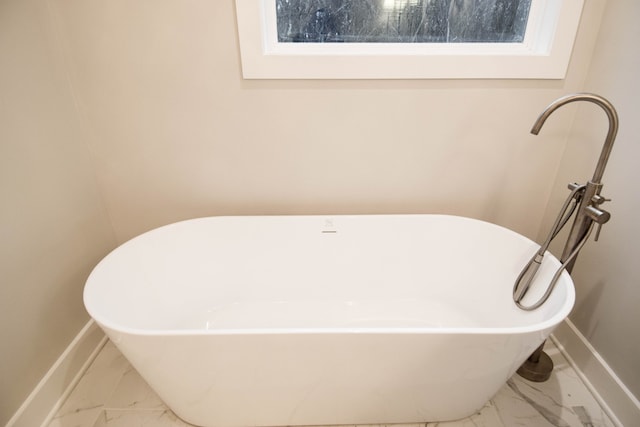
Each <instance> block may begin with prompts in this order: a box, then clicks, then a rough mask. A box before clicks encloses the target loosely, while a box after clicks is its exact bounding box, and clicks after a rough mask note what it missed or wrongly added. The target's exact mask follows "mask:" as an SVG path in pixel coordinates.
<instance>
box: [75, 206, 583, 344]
mask: <svg viewBox="0 0 640 427" xmlns="http://www.w3.org/2000/svg"><path fill="white" fill-rule="evenodd" d="M289 217H298V218H357V217H395V218H402V217H449V218H456V219H457V220H465V221H470V222H477V223H482V224H483V225H486V226H489V227H496V228H498V229H501V230H503V231H506V232H508V233H509V234H511V235H513V236H514V238H519V239H521V240H524V241H526V242H528V243H534V244H536V245H537V243H536V242H534V241H532V240H531V239H529V238H528V237H526V236H524V235H522V234H520V233H518V232H516V231H514V230H512V229H510V228H507V227H504V226H501V225H498V224H494V223H492V222H488V221H485V220H480V219H476V218H470V217H465V216H460V215H449V214H429V213H426V214H425V213H418V214H337V215H332V214H312V215H294V214H292V215H219V216H216V215H212V216H203V217H196V218H190V219H185V220H181V221H176V222H172V223H169V224H165V225H162V226H160V227H156V228H153V229H151V230H148V231H146V232H143V233H141V234H139V235H137V236H134V237H132V238H131V239H129V240H127V241H125V242H123V243H122V244H120V245H118V246H117V247H115V248H114V249H113V250H112V251H110V252H109V253H108V254H107V255H106V256H104V257H103V258H102V259H101V260H100V262H99V263H98V264H96V266H95V267H94V268H93V270H92V271H91V273H90V274H89V276H88V278H87V280H86V282H85V285H84V287H83V303H84V306H85V309H86V311H87V312H88V314H89V315H90V316H91V318H93V319H94V320H95V321H96V322H97V323H98V324H99V325H100V326H101V327H103V328H107V329H109V330H112V331H114V332H118V333H123V334H128V335H135V336H167V337H169V336H171V337H176V336H217V335H277V334H283V335H299V334H416V335H420V334H451V335H467V334H474V335H475V334H482V335H514V334H528V333H536V332H542V331H545V330H549V331H550V330H552V329H553V328H555V327H556V326H557V325H559V324H560V323H561V322H562V321H563V320H564V319H566V318H567V317H568V316H569V314H570V313H571V311H572V310H573V307H574V305H575V300H576V293H575V285H574V283H573V280H572V278H571V275H570V274H569V273H568V272H567V271H566V270H565V271H563V272H562V274H561V275H560V280H558V285H557V286H556V288H555V289H554V292H557V291H559V290H564V291H565V292H564V301H563V303H562V305H561V307H560V309H559V310H558V311H557V312H555V313H554V314H552V315H551V316H550V317H549V318H548V319H546V320H543V321H541V322H538V323H533V324H531V325H526V326H514V327H509V326H507V327H475V328H474V327H433V326H432V327H367V328H353V327H351V328H350V327H332V328H317V327H304V328H220V329H203V328H183V329H143V328H132V327H128V326H123V325H120V324H118V323H117V322H113V321H110V320H108V319H106V318H105V317H106V316H102V315H99V314H97V315H96V313H95V311H93V312H92V310H91V309H90V307H89V305H88V304H87V299H88V297H87V294H88V292H89V291H88V288H89V286H88V284H89V281H90V280H91V278H92V276H93V275H94V273H95V272H96V270H98V267H99V266H100V265H101V264H103V263H105V262H106V261H107V259H108V258H110V256H111V255H112V254H113V253H114V252H116V251H117V250H118V249H119V248H120V247H122V246H124V245H129V244H132V242H134V241H136V240H138V239H141V238H143V237H144V236H145V235H148V234H150V233H154V232H156V231H158V230H163V229H167V228H170V227H173V226H176V225H179V224H185V223H189V222H198V221H204V220H210V219H225V218H243V219H251V218H289ZM547 256H549V257H550V262H551V263H553V264H554V265H556V266H557V267H560V262H559V261H558V259H557V258H556V257H555V256H554V255H553V254H551V253H550V252H549V251H547V252H545V258H546V257H547ZM543 307H544V304H543V305H542V306H541V307H540V308H539V309H541V308H543ZM539 309H537V310H539Z"/></svg>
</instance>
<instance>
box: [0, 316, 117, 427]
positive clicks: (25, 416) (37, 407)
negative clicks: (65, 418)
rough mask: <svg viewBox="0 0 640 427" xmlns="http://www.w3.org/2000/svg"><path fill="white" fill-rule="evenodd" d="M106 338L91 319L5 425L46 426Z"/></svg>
mask: <svg viewBox="0 0 640 427" xmlns="http://www.w3.org/2000/svg"><path fill="white" fill-rule="evenodd" d="M106 341H107V339H106V337H105V335H104V333H103V332H102V330H101V329H100V328H99V327H98V325H96V324H95V322H94V321H93V320H90V321H89V322H88V323H87V324H86V325H85V326H84V328H82V330H81V331H80V332H79V333H78V335H77V336H76V337H75V338H74V339H73V341H72V342H71V344H69V346H68V347H67V348H66V350H65V351H64V352H63V353H62V355H61V356H60V357H59V358H58V360H56V362H55V363H54V364H53V366H52V367H51V369H49V371H48V372H47V373H46V374H45V376H44V377H43V378H42V380H41V381H40V382H39V383H38V385H37V386H36V388H35V389H34V390H33V391H32V392H31V394H30V395H29V397H27V399H26V400H25V401H24V403H23V404H22V405H21V406H20V408H18V410H17V411H16V413H15V414H14V415H13V417H11V419H10V420H9V422H8V423H7V425H6V426H5V427H34V426H46V425H47V424H48V423H49V421H50V420H51V418H52V417H53V415H55V413H56V412H57V411H58V409H59V408H60V406H61V405H62V403H63V402H64V401H65V399H66V398H67V396H68V395H69V393H71V390H73V387H75V385H76V384H77V382H78V381H79V380H80V377H82V374H83V373H84V372H85V371H86V369H87V368H88V367H89V365H90V364H91V362H92V361H93V359H94V358H95V357H96V355H97V354H98V352H99V351H100V349H101V348H102V346H103V345H104V344H105V342H106Z"/></svg>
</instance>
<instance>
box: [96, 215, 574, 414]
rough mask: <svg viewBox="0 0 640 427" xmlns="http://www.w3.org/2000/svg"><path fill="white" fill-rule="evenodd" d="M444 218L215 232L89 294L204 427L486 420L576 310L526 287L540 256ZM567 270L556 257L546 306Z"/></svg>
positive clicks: (194, 227) (567, 283)
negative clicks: (517, 292)
mask: <svg viewBox="0 0 640 427" xmlns="http://www.w3.org/2000/svg"><path fill="white" fill-rule="evenodd" d="M536 249H537V246H536V245H535V244H534V243H532V242H531V241H530V240H528V239H526V238H524V237H522V236H521V235H519V234H516V233H514V232H512V231H510V230H507V229H505V228H502V227H499V226H496V225H492V224H489V223H485V222H481V221H477V220H472V219H467V218H460V217H453V216H440V215H408V216H406V215H388V216H364V215H363V216H334V217H326V216H281V217H277V216H276V217H211V218H201V219H194V220H190V221H184V222H180V223H176V224H171V225H168V226H165V227H162V228H159V229H156V230H153V231H150V232H148V233H146V234H143V235H141V236H139V237H136V238H135V239H133V240H131V241H129V242H127V243H125V244H124V245H122V246H120V247H119V248H117V249H116V250H114V251H113V252H112V253H111V254H109V255H108V256H107V257H106V258H105V259H104V260H103V261H102V262H100V264H99V265H98V266H97V267H96V268H95V270H94V271H93V273H92V274H91V276H90V277H89V279H88V280H87V284H86V287H85V291H84V301H85V305H86V307H87V310H88V311H89V313H90V314H91V316H92V317H93V318H94V319H95V320H96V321H97V322H98V324H100V326H101V327H102V328H103V329H104V330H105V331H106V333H107V334H108V336H109V337H110V338H111V340H113V342H114V343H115V344H116V345H117V346H118V348H119V349H120V350H121V351H122V353H123V354H124V355H125V356H126V357H127V359H129V361H130V362H131V364H132V365H133V366H134V367H135V368H136V369H137V370H138V371H139V372H140V374H141V375H142V376H143V377H144V378H145V379H146V380H147V382H148V383H149V384H150V386H151V387H152V388H153V389H154V390H155V391H156V392H157V393H158V395H159V396H160V397H161V398H162V399H163V400H164V402H165V403H166V404H167V405H168V406H169V407H170V408H171V409H172V410H173V411H174V412H175V413H176V414H177V415H178V416H180V417H181V418H183V419H184V420H185V421H187V422H189V423H192V424H195V425H202V426H277V425H321V424H325V425H326V424H374V423H385V424H387V423H418V422H427V421H444V420H451V419H458V418H463V417H466V416H469V415H470V414H472V413H474V411H477V410H478V409H479V408H481V407H482V406H483V405H484V404H485V403H486V402H487V401H488V400H489V399H490V398H491V397H492V396H493V395H494V394H495V393H496V392H497V391H498V389H499V388H500V387H501V386H502V385H503V384H504V383H505V382H506V380H507V379H508V378H509V377H510V376H511V375H512V374H513V373H514V372H515V370H516V369H517V368H518V366H519V365H520V364H521V363H522V362H523V361H524V360H525V359H526V358H527V356H528V355H529V354H530V353H531V352H532V351H533V350H534V349H535V348H536V347H538V345H539V344H540V343H541V342H542V341H543V340H544V339H545V338H546V337H547V336H548V335H549V334H550V332H551V331H552V329H553V328H554V327H555V326H556V325H557V324H558V323H559V322H560V321H562V320H563V319H564V318H565V317H566V316H567V315H568V314H569V311H570V310H571V308H572V306H573V303H574V288H573V283H572V282H571V278H570V277H569V275H568V274H566V273H564V274H563V276H562V277H561V279H560V281H559V282H558V284H557V286H556V289H555V290H554V292H553V294H552V295H551V298H550V299H549V300H548V301H547V302H546V303H545V304H544V305H543V306H542V307H541V308H539V309H538V310H536V311H533V312H525V311H522V310H519V309H518V308H517V307H516V306H515V305H514V303H513V301H512V295H511V292H512V287H513V283H514V280H515V279H516V277H517V275H518V273H519V272H520V269H521V268H522V267H523V266H524V265H525V263H526V262H527V261H528V260H529V258H530V257H531V255H532V254H533V253H534V252H535V250H536ZM557 266H558V261H557V260H556V259H555V258H553V257H552V256H551V255H549V254H547V256H545V261H544V262H543V265H542V267H541V269H540V273H541V274H540V278H539V279H538V281H537V282H534V284H533V289H532V291H531V292H530V293H531V295H530V296H528V297H527V298H526V299H525V302H529V301H530V300H532V299H533V298H534V297H536V296H538V295H541V294H542V292H543V291H544V289H542V288H543V287H544V285H545V284H546V283H545V280H546V281H548V280H550V278H551V276H552V275H553V273H554V272H555V269H556V267H557Z"/></svg>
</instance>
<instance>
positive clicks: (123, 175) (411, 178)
mask: <svg viewBox="0 0 640 427" xmlns="http://www.w3.org/2000/svg"><path fill="white" fill-rule="evenodd" d="M599 4H600V2H589V5H588V6H587V10H586V13H585V21H584V22H585V24H584V26H583V30H582V31H581V35H580V38H579V42H578V44H577V48H576V55H575V56H574V60H573V64H572V67H571V70H570V72H569V77H568V78H567V79H566V80H565V81H457V82H456V81H244V80H243V79H242V74H241V69H240V59H239V46H238V41H237V38H238V37H237V33H236V25H235V8H234V6H235V5H234V2H233V1H232V0H225V1H188V2H181V1H167V0H164V1H157V0H153V1H152V0H146V1H145V0H141V1H136V2H130V1H124V0H116V1H108V2H105V1H92V0H89V1H87V0H81V1H79V0H65V1H52V5H53V9H54V14H55V16H56V25H57V26H58V28H59V29H60V33H61V37H62V38H63V39H64V40H65V43H67V46H66V49H67V52H68V60H69V63H70V68H71V70H72V71H71V72H72V81H73V85H74V88H75V89H76V90H77V93H78V97H79V102H80V105H81V108H82V111H83V114H84V116H85V117H86V118H87V123H88V126H90V128H91V129H92V133H93V134H94V135H95V139H93V140H92V142H91V149H92V151H93V152H94V153H95V157H96V159H95V160H96V163H95V165H94V166H95V170H96V173H97V175H98V178H99V181H100V185H101V188H102V189H103V191H104V194H105V197H106V202H107V206H108V208H109V212H110V214H111V218H112V220H113V225H114V228H115V232H116V234H117V237H118V240H119V241H122V240H125V239H128V238H130V237H132V236H134V235H136V234H138V233H140V232H143V231H145V230H148V229H150V228H153V227H156V226H159V225H162V224H165V223H168V222H172V221H175V220H178V219H184V218H190V217H193V216H198V215H212V214H213V215H220V214H277V213H285V214H290V213H325V212H331V213H352V212H358V213H381V212H447V213H452V214H460V215H468V216H472V217H476V218H482V219H486V220H489V221H494V222H498V223H501V224H504V225H506V226H509V227H513V228H515V229H517V230H518V231H521V232H523V233H525V234H527V235H530V236H535V235H536V233H537V231H538V227H539V225H540V218H541V217H542V213H543V211H544V208H545V206H546V204H547V199H548V194H549V191H550V189H551V187H552V184H553V177H554V175H555V170H556V168H557V166H558V163H559V161H560V158H561V155H562V152H563V150H564V140H563V138H564V136H565V135H566V131H567V130H568V128H569V125H570V120H565V121H559V122H558V123H557V124H556V125H554V127H555V129H556V131H557V132H556V136H555V138H554V137H553V134H552V136H551V137H550V138H547V139H546V140H545V141H541V140H539V139H538V140H536V139H535V138H534V137H532V136H530V135H529V133H528V130H529V128H530V126H531V124H532V122H533V120H534V119H535V117H536V116H537V115H538V113H539V112H540V110H541V109H542V108H543V107H544V106H545V105H546V104H547V103H548V102H550V100H552V99H554V98H556V97H557V96H560V95H561V94H564V93H566V92H570V91H574V90H576V89H579V88H580V87H581V86H582V83H583V79H584V76H585V72H586V68H587V64H588V60H589V56H590V52H591V48H592V44H591V41H592V39H593V38H594V37H595V36H596V33H597V31H596V30H597V27H598V18H599V17H598V16H597V14H596V13H594V12H595V11H597V10H599ZM594 16H595V17H594Z"/></svg>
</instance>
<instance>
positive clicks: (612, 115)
mask: <svg viewBox="0 0 640 427" xmlns="http://www.w3.org/2000/svg"><path fill="white" fill-rule="evenodd" d="M574 101H588V102H593V103H594V104H596V105H599V106H600V107H602V109H603V110H604V111H605V113H607V117H608V118H609V132H607V138H606V139H605V142H604V146H603V147H602V152H601V154H600V159H599V160H598V164H597V166H596V170H595V172H594V173H593V178H592V180H591V181H592V182H593V183H594V184H600V181H601V180H602V175H603V174H604V168H605V167H606V166H607V160H609V154H611V149H612V148H613V141H614V140H615V139H616V134H617V133H618V113H617V112H616V109H615V108H614V107H613V105H612V104H611V103H610V102H609V101H607V100H606V99H604V98H603V97H601V96H599V95H595V94H592V93H575V94H573V95H567V96H564V97H562V98H558V99H557V100H555V101H554V102H553V103H551V104H550V105H549V106H548V107H547V108H546V109H545V110H544V111H543V112H542V114H540V117H538V119H537V120H536V122H535V123H534V125H533V127H532V128H531V133H532V134H534V135H537V134H538V132H540V129H542V125H543V124H544V122H545V121H546V120H547V118H548V117H549V116H550V115H551V113H553V112H554V111H555V110H556V109H558V108H559V107H562V106H563V105H565V104H568V103H570V102H574Z"/></svg>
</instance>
